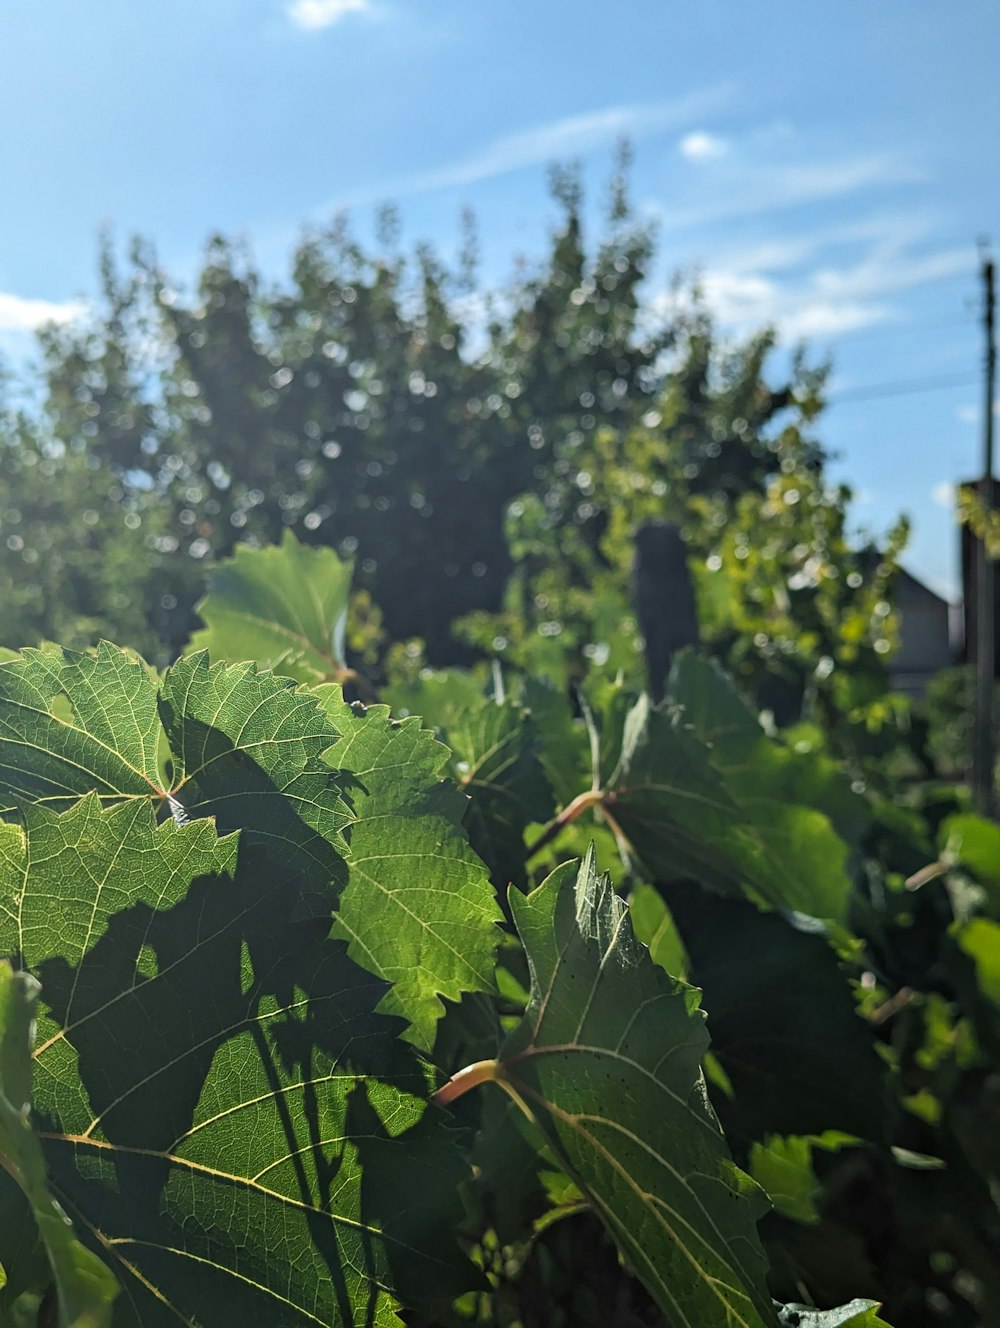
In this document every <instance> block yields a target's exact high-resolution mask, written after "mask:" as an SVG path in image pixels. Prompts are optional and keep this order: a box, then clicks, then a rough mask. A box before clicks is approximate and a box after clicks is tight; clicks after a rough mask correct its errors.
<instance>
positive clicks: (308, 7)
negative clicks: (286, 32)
mask: <svg viewBox="0 0 1000 1328" xmlns="http://www.w3.org/2000/svg"><path fill="white" fill-rule="evenodd" d="M367 8H368V0H292V3H291V4H290V5H289V6H288V17H289V18H290V19H291V20H292V22H293V23H294V24H296V26H297V27H300V28H306V29H307V30H310V31H313V30H315V29H317V28H329V27H331V26H332V25H333V24H334V23H339V22H340V20H341V19H342V18H346V17H347V15H348V14H357V13H360V12H361V10H363V9H367Z"/></svg>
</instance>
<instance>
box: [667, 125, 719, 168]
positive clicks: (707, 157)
mask: <svg viewBox="0 0 1000 1328" xmlns="http://www.w3.org/2000/svg"><path fill="white" fill-rule="evenodd" d="M677 148H678V151H679V152H680V154H681V156H683V157H687V158H688V160H689V161H714V160H716V159H718V158H719V157H724V156H725V155H726V153H727V152H728V151H729V144H728V143H727V142H726V140H725V139H724V138H719V137H717V135H715V134H708V133H706V132H705V131H704V130H703V129H696V130H694V131H692V132H691V133H690V134H685V135H684V137H683V138H682V139H681V141H680V142H679V143H678V144H677Z"/></svg>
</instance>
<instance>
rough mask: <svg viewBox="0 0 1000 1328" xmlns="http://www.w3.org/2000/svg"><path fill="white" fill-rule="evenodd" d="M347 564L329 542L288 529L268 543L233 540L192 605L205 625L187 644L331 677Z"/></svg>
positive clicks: (340, 658) (337, 665)
mask: <svg viewBox="0 0 1000 1328" xmlns="http://www.w3.org/2000/svg"><path fill="white" fill-rule="evenodd" d="M352 570H353V568H352V564H351V563H350V562H348V561H345V560H343V559H341V558H338V557H337V555H336V553H334V551H333V550H332V549H326V548H310V547H309V546H308V545H305V544H300V543H299V542H298V540H297V539H296V538H295V536H294V535H293V534H292V533H291V531H289V530H286V531H285V534H284V537H283V539H282V542H281V544H280V545H278V546H274V547H271V548H265V549H254V548H250V547H248V546H247V545H245V544H237V546H236V548H235V550H234V551H233V556H232V558H229V559H226V561H224V562H222V563H220V564H219V565H218V566H217V567H215V568H213V570H212V573H211V575H210V578H209V584H208V594H207V595H206V596H205V598H204V599H202V600H201V601H200V602H199V604H198V605H197V611H198V614H199V615H200V617H201V619H202V621H203V622H204V623H205V627H204V629H203V630H202V631H200V632H196V633H195V635H194V637H193V638H192V640H191V649H192V650H207V651H208V653H209V655H210V656H211V657H212V659H213V660H216V661H217V660H246V659H252V660H256V661H257V663H258V664H261V665H262V666H264V667H265V668H270V669H274V670H275V671H276V672H277V673H281V674H284V675H286V676H287V677H290V678H294V679H295V680H296V681H297V682H306V683H318V682H322V681H324V680H325V679H331V678H337V677H339V675H340V671H341V670H342V669H343V668H344V665H345V659H344V630H345V625H346V622H347V607H348V596H349V593H350V588H351V574H352Z"/></svg>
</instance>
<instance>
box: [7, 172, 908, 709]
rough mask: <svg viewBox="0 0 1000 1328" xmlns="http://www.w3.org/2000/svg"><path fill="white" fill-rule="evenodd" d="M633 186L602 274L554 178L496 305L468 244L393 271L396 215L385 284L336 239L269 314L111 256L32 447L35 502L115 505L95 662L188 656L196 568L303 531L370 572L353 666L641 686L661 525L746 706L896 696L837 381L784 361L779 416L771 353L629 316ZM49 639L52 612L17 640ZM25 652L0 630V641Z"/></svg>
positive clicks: (580, 215)
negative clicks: (821, 423) (638, 678)
mask: <svg viewBox="0 0 1000 1328" xmlns="http://www.w3.org/2000/svg"><path fill="white" fill-rule="evenodd" d="M627 168H628V157H627V153H626V152H624V151H623V152H622V154H621V156H620V159H619V161H618V164H617V167H616V170H615V173H614V177H613V180H612V182H611V188H610V193H609V199H608V205H607V209H606V215H605V222H604V229H603V234H602V236H601V238H600V239H599V241H598V242H597V244H596V245H588V243H587V241H586V237H585V232H584V207H583V197H582V191H581V186H580V180H579V176H578V174H577V173H576V172H575V171H573V170H566V169H560V170H556V171H554V172H553V177H552V192H553V195H554V199H555V202H556V204H557V206H558V209H559V212H558V220H557V224H556V226H555V228H554V230H553V233H552V237H551V242H550V245H549V249H548V253H547V255H546V257H545V258H544V260H543V261H542V262H540V263H539V264H538V265H537V266H535V267H532V268H524V269H522V270H521V271H520V272H519V273H518V275H517V276H516V278H515V279H514V280H513V281H512V283H511V284H510V286H509V287H508V288H507V289H506V290H504V291H502V292H499V293H498V294H497V295H496V296H495V297H492V298H491V297H488V296H486V295H485V294H484V293H483V292H482V290H481V288H480V283H479V280H478V275H477V270H476V257H475V251H476V243H475V234H474V229H473V227H472V225H471V223H470V222H468V221H467V222H466V231H465V239H464V246H463V250H462V253H461V255H460V257H459V260H458V261H457V263H456V264H455V266H454V269H453V270H452V269H448V268H446V267H445V266H444V265H443V264H442V263H441V261H440V260H439V259H438V258H437V257H436V255H435V254H434V253H433V252H432V251H430V250H429V249H427V248H421V249H418V250H417V251H416V253H415V254H414V255H412V256H406V255H404V254H402V253H401V252H400V249H399V244H398V229H399V228H398V222H397V219H396V216H395V214H394V212H393V211H392V210H391V209H386V210H385V211H384V212H383V213H382V215H381V217H380V221H379V227H378V234H377V242H376V245H375V249H374V251H373V252H366V251H365V250H364V249H363V248H362V247H361V246H360V245H359V244H358V243H357V241H356V240H355V239H354V238H353V237H352V235H351V233H350V231H349V230H348V227H347V225H346V223H345V222H344V221H343V220H337V221H336V222H334V224H333V225H332V226H330V227H329V228H327V229H324V230H318V231H315V232H313V233H310V234H308V235H307V236H306V237H305V238H304V239H303V241H302V242H301V243H300V245H299V246H298V248H297V250H296V252H295V254H294V257H293V265H292V276H291V281H290V282H289V283H288V284H287V285H285V286H282V287H278V288H272V287H271V286H269V285H268V284H267V283H266V282H264V281H263V280H262V278H261V277H260V275H259V273H258V272H257V271H256V269H255V267H254V264H253V263H252V261H251V259H250V257H249V255H248V254H247V253H246V252H245V251H244V250H243V249H241V248H240V247H239V246H237V245H234V244H232V243H230V242H228V241H226V240H224V239H222V238H219V237H216V238H214V239H213V240H211V241H210V243H209V245H208V248H207V250H206V254H205V259H204V262H203V264H202V267H201V271H200V273H199V275H198V278H197V282H196V284H195V286H194V289H193V290H192V291H191V292H190V293H189V294H187V295H185V294H184V293H183V292H181V291H179V290H178V289H177V288H176V287H175V285H174V284H173V283H172V282H171V281H170V280H169V278H168V276H167V274H166V273H165V272H163V271H162V270H161V269H160V267H159V266H158V264H157V262H156V260H155V256H154V255H153V254H152V253H151V252H150V251H149V249H148V248H147V247H145V246H143V245H140V244H136V245H134V246H133V248H132V250H131V252H130V254H129V256H128V261H127V264H126V265H125V270H124V273H123V272H122V271H121V270H119V268H118V266H117V265H116V263H115V262H114V260H113V257H112V253H111V248H110V245H109V244H108V243H107V242H105V243H104V245H103V246H102V252H101V292H102V293H101V299H100V300H99V301H98V302H97V303H96V304H95V305H94V306H93V307H92V309H91V311H90V313H89V314H88V315H87V316H86V317H85V318H83V319H81V320H79V321H78V322H75V323H72V324H69V325H65V326H62V327H59V328H51V329H48V330H47V331H46V332H45V333H44V334H43V337H42V349H43V355H44V388H45V390H44V400H43V403H42V407H41V410H40V412H39V415H38V418H37V419H36V420H34V422H33V423H32V424H31V426H30V428H31V429H33V430H35V431H36V432H37V435H38V438H39V440H44V441H39V442H38V444H37V447H38V448H40V449H42V451H44V455H45V458H46V461H47V463H48V464H51V466H52V467H54V471H53V475H52V476H51V477H50V478H51V479H52V480H53V484H52V486H51V488H52V491H53V493H55V492H59V491H61V486H65V490H66V493H67V497H69V495H70V494H71V493H72V492H74V491H78V492H82V491H83V489H82V487H81V486H82V480H81V478H80V476H79V475H78V474H77V471H78V470H83V469H85V470H86V477H87V480H88V483H90V482H91V480H92V482H93V484H95V485H99V486H100V487H101V493H102V494H103V497H102V499H101V502H100V503H98V504H96V505H95V504H91V505H90V506H89V507H88V508H87V509H86V510H87V511H88V512H95V511H96V512H97V513H98V522H97V525H98V526H99V530H96V531H94V532H92V533H93V534H94V538H95V539H99V540H100V541H103V542H104V544H106V545H107V553H106V554H102V568H101V569H95V570H94V571H93V572H92V573H91V574H90V575H91V579H92V580H93V582H94V584H95V585H97V584H99V583H100V582H101V578H102V577H103V576H105V575H106V573H105V571H104V570H103V568H104V567H106V566H110V563H111V562H113V560H114V558H116V557H117V556H118V552H117V551H118V550H119V548H121V549H123V550H125V551H126V553H125V555H123V556H124V557H125V561H127V562H128V569H127V571H126V572H123V573H122V576H121V580H122V585H125V584H126V583H127V584H128V585H130V586H132V585H134V590H124V589H120V590H118V591H116V592H114V593H115V594H117V595H119V596H121V595H127V596H128V603H129V608H128V611H127V612H126V611H125V609H124V608H123V610H122V614H123V616H121V617H120V619H119V620H118V621H117V622H115V621H114V620H113V619H110V618H107V617H106V614H105V609H101V611H100V612H96V613H95V614H90V615H89V616H92V617H94V620H95V622H97V621H100V623H101V624H102V625H101V628H100V630H105V627H104V625H103V624H104V622H105V621H106V620H107V622H108V625H109V629H110V630H111V631H113V633H114V634H115V635H117V636H119V637H125V638H127V639H129V640H130V641H137V642H138V641H142V642H144V643H146V645H147V648H149V642H150V641H151V640H155V642H156V649H155V650H153V653H154V654H155V655H156V656H157V657H158V658H168V657H170V656H171V655H173V654H176V653H177V652H178V651H179V650H180V649H181V648H182V647H183V645H184V643H185V642H186V641H187V639H188V637H189V634H190V631H191V628H192V626H193V625H194V604H195V603H196V601H197V599H198V597H199V596H200V594H201V592H202V588H203V583H204V576H203V570H204V567H205V565H206V564H207V563H208V562H210V561H211V560H213V559H216V558H219V557H223V556H225V555H226V554H228V553H229V552H230V551H231V549H232V547H233V545H234V544H235V543H236V542H237V541H239V540H248V541H251V542H255V543H266V542H271V541H274V540H276V539H277V538H278V537H279V536H280V534H281V532H282V530H284V529H286V528H291V529H292V530H294V531H295V533H296V534H297V535H298V537H299V538H300V539H303V540H305V541H306V542H314V543H322V544H329V545H332V546H334V547H336V548H337V549H338V551H339V552H341V553H342V554H344V553H346V554H350V555H352V556H354V557H355V558H356V561H357V579H358V582H359V584H360V586H361V587H362V590H363V598H362V601H361V610H362V617H363V619H364V622H363V623H362V624H361V625H356V630H355V637H356V639H357V640H359V641H360V642H361V643H362V645H363V648H364V649H365V650H366V651H367V654H368V656H369V657H371V656H372V655H373V653H374V652H375V651H376V649H377V647H378V641H379V640H380V639H384V638H387V639H388V640H389V641H397V642H399V641H405V640H407V639H410V638H420V639H421V640H422V641H423V642H424V643H425V644H424V647H423V650H422V651H418V653H417V655H416V656H415V658H416V659H418V660H419V659H424V658H425V659H426V660H427V661H428V662H430V663H433V664H445V663H455V662H462V661H467V660H468V659H469V658H471V657H472V656H473V655H475V654H482V653H486V654H499V655H501V656H502V657H507V658H512V659H516V660H517V661H518V662H521V663H524V664H525V665H526V666H527V667H530V668H535V669H541V670H542V671H546V672H549V673H551V674H552V675H553V676H557V677H558V676H563V674H564V673H565V670H566V667H567V664H566V661H567V660H569V659H572V658H573V654H574V651H575V652H577V653H579V652H580V651H582V652H583V653H584V654H585V655H589V656H590V657H592V658H597V659H606V660H608V661H610V662H611V663H612V664H614V665H616V666H618V667H621V668H625V669H626V670H628V671H633V670H635V669H636V668H637V667H638V656H637V647H638V645H639V642H638V636H637V630H636V627H635V621H634V615H633V612H632V607H631V605H630V603H629V595H628V570H629V568H630V566H631V564H632V561H633V545H632V540H633V536H634V532H635V530H636V529H637V527H638V526H639V525H641V524H642V523H643V522H647V521H672V522H675V523H677V524H678V526H679V527H680V528H681V530H682V532H683V534H684V536H685V539H686V541H687V544H688V548H689V550H690V553H691V563H692V571H693V573H694V576H695V580H696V583H697V586H698V591H699V601H700V611H701V619H702V635H703V637H704V639H705V640H706V642H707V644H709V646H710V647H712V648H713V649H715V650H717V652H718V653H720V654H722V655H724V656H725V657H726V658H727V661H728V662H729V664H730V665H731V666H732V667H734V668H735V669H736V671H737V672H738V673H739V674H740V676H741V677H742V678H743V680H744V682H745V683H746V684H747V685H748V686H749V687H751V689H753V690H754V691H755V692H756V693H757V695H758V696H759V697H760V699H761V701H762V703H764V704H769V700H768V690H767V689H768V687H769V686H770V687H772V688H773V686H774V683H773V678H774V677H775V676H778V677H779V680H780V679H782V678H783V680H784V683H783V685H784V687H785V692H786V700H787V694H788V693H789V689H790V695H791V696H792V699H793V703H794V702H795V698H797V697H800V696H801V695H802V694H803V693H804V691H805V690H806V689H807V688H810V687H815V686H816V685H821V690H822V691H824V692H825V693H826V694H828V695H829V696H835V694H836V691H837V687H838V686H839V685H840V677H841V675H840V674H838V668H839V666H840V665H841V664H851V667H852V676H854V675H856V674H858V672H859V670H858V667H857V665H858V661H859V660H860V659H861V658H864V660H865V661H867V664H866V667H868V666H869V665H870V666H871V667H870V668H869V672H870V673H871V675H872V677H873V678H875V677H877V678H878V685H879V686H881V687H884V676H882V674H881V672H880V668H881V664H880V660H881V656H880V655H879V653H878V652H879V651H883V650H884V649H885V643H891V639H892V632H891V617H890V618H889V619H888V621H887V620H886V618H885V615H882V614H881V609H880V610H879V613H878V614H876V612H875V608H876V606H882V605H884V603H885V600H884V592H885V589H886V587H887V585H888V564H885V565H879V566H881V570H879V567H878V566H877V567H874V568H873V567H871V566H869V565H867V564H866V565H865V566H862V564H861V562H859V561H858V560H857V559H856V558H855V556H854V554H853V553H852V552H851V550H850V548H849V545H848V541H847V536H846V533H845V519H846V505H847V494H846V491H844V490H831V489H830V488H829V486H828V485H827V484H826V482H825V480H824V477H823V453H822V450H821V448H820V446H819V444H818V442H817V441H816V439H815V437H814V436H813V425H814V422H815V419H816V417H817V415H818V414H819V412H820V409H821V405H822V387H823V381H824V375H825V370H824V369H823V367H822V366H820V367H810V366H809V365H808V364H807V363H806V360H805V357H804V355H803V354H802V353H801V352H799V353H797V354H796V355H795V356H794V357H793V359H792V362H791V365H790V368H789V370H788V372H787V373H786V374H784V375H783V376H782V378H781V380H780V381H779V382H778V383H777V385H774V384H772V381H771V372H770V364H771V358H772V350H773V347H774V336H773V333H771V332H767V331H765V332H762V333H760V334H758V335H756V336H754V337H751V338H749V339H748V340H746V341H745V342H743V343H740V344H736V345H727V344H724V343H723V342H722V340H721V339H720V337H719V336H718V334H717V332H716V330H715V328H714V327H713V325H712V321H711V318H710V316H709V314H708V312H707V311H706V309H705V307H704V303H703V301H702V300H701V299H700V296H699V294H698V292H697V290H696V289H695V290H694V291H691V290H689V289H688V288H687V287H685V286H684V284H683V283H680V282H678V283H677V284H676V285H675V287H674V291H673V296H674V298H673V300H672V302H671V303H670V304H669V305H668V306H666V307H665V309H661V310H660V311H659V312H654V311H653V310H652V309H651V307H650V305H649V303H648V302H647V303H645V304H644V302H643V300H642V297H641V290H642V282H643V280H644V278H645V276H646V275H647V271H648V267H649V264H650V261H651V258H652V255H653V251H654V244H653V235H652V233H651V231H650V229H649V227H648V226H646V225H644V224H643V223H641V222H640V221H639V220H638V219H637V218H636V216H635V214H634V212H633V210H632V208H631V206H630V204H629V200H628V196H627V190H626V176H627ZM28 427H29V426H28V423H27V422H26V421H22V422H21V424H19V425H18V426H17V429H18V430H21V431H22V432H23V431H24V430H25V429H27V428H28ZM19 446H20V444H18V445H16V446H13V448H12V450H11V452H10V454H9V457H8V461H9V462H10V464H11V465H13V464H15V461H16V454H17V453H18V448H19ZM42 451H39V455H41V454H42ZM29 453H30V448H29V447H27V446H25V449H24V454H23V455H24V458H25V459H26V458H27V457H28V455H29ZM17 465H18V466H19V467H20V462H19V461H18V462H17ZM22 471H23V467H20V468H19V469H18V475H19V476H20V478H19V479H18V480H17V483H18V484H21V483H26V482H27V481H26V480H25V478H24V475H26V474H27V472H26V471H24V474H22ZM11 485H12V486H13V487H16V485H15V484H14V480H13V477H12V478H11ZM11 501H12V502H13V499H12V500H11ZM81 519H82V518H81ZM126 522H130V523H131V524H130V525H126ZM136 522H138V523H139V524H138V525H136ZM72 526H73V518H69V519H68V520H67V521H66V522H64V523H61V524H59V525H56V524H52V523H50V527H51V528H50V538H51V539H52V540H53V541H54V543H55V544H59V543H60V541H61V540H62V539H63V538H64V537H66V536H68V535H69V532H70V531H71V530H72ZM123 530H125V531H127V532H128V539H125V538H124V536H123V537H122V538H121V539H119V536H121V532H122V531H123ZM102 547H103V546H102ZM858 577H860V578H861V581H860V582H858V580H857V578H858ZM364 595H368V596H369V598H368V599H367V600H365V598H364ZM372 601H374V602H375V603H377V604H378V605H379V609H380V611H381V614H382V625H381V627H380V626H379V623H378V621H377V620H376V618H375V617H374V616H373V615H372V613H371V612H370V609H369V607H368V606H370V604H371V602H372ZM82 602H83V601H82V600H81V603H82ZM101 603H102V604H104V603H105V601H104V600H102V601H101ZM110 604H111V601H110V600H107V608H108V610H110ZM102 615H105V616H102ZM880 615H881V616H880ZM87 616H88V615H87V614H83V615H82V616H81V623H82V622H83V620H84V618H86V617H87ZM57 621H59V620H57V618H56V617H54V616H52V615H51V614H49V612H48V610H45V609H41V608H40V609H39V610H38V612H37V613H36V615H35V618H34V619H33V622H34V627H33V628H32V629H31V630H33V631H34V632H35V634H36V635H38V634H42V635H50V634H53V633H54V632H55V628H56V623H57ZM456 622H457V623H458V624H459V626H458V630H457V631H456V629H455V628H456ZM26 630H28V629H27V627H22V626H21V625H19V623H17V622H16V621H15V620H13V619H11V620H9V621H8V625H7V627H6V628H5V633H4V637H5V640H7V641H8V642H10V643H14V644H20V641H19V640H18V637H17V633H23V632H24V631H26ZM81 630H82V629H81ZM411 662H412V658H411ZM570 667H571V668H572V667H573V666H570ZM376 671H377V670H376ZM771 702H773V704H770V708H771V709H774V710H775V711H780V710H781V709H782V703H781V698H780V696H779V697H778V698H777V699H775V698H774V697H772V698H771ZM846 704H847V702H846V701H845V700H844V698H843V697H840V698H839V699H838V705H839V706H840V708H841V709H843V708H844V706H845V705H846ZM786 708H787V707H786ZM792 709H793V710H794V709H795V704H793V705H792Z"/></svg>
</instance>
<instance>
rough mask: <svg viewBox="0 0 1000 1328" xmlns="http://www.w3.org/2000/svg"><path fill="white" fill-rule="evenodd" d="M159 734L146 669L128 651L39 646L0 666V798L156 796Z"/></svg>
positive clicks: (55, 803)
mask: <svg viewBox="0 0 1000 1328" xmlns="http://www.w3.org/2000/svg"><path fill="white" fill-rule="evenodd" d="M159 741H160V721H159V717H158V715H157V711H156V676H155V674H154V673H153V672H152V670H151V669H150V668H149V667H148V665H146V664H145V663H143V661H142V660H141V659H139V657H138V656H137V655H134V654H132V653H131V652H130V651H125V650H119V649H118V647H117V646H112V645H109V644H108V643H107V642H106V641H102V642H101V644H100V645H99V646H98V647H97V649H96V651H94V652H87V653H85V654H78V653H77V652H75V651H72V650H62V649H61V648H60V647H59V646H47V647H45V648H44V649H41V650H24V651H22V652H21V653H20V655H18V657H17V658H16V659H14V660H11V661H10V662H8V663H5V664H0V803H2V804H3V805H4V806H7V807H11V806H14V807H19V806H22V805H24V804H25V803H28V802H37V803H44V804H46V805H48V806H51V807H57V808H64V807H67V806H69V805H70V804H71V803H72V802H74V801H75V800H76V799H77V798H80V797H82V796H83V794H84V793H89V792H91V791H96V792H97V793H98V794H99V795H100V796H101V797H102V798H103V799H106V800H113V801H117V800H119V799H121V798H127V797H140V798H149V797H162V796H163V794H162V791H161V775H160V770H159V760H158V750H159Z"/></svg>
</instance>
